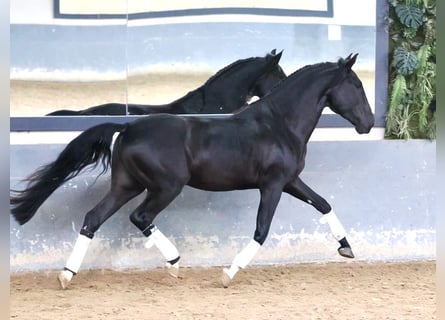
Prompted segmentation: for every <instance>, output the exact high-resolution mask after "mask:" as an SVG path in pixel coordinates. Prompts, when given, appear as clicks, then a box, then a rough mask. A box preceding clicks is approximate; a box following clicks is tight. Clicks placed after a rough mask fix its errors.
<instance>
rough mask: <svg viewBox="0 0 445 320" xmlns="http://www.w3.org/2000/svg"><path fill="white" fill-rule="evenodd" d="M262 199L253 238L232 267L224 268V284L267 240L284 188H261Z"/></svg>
mask: <svg viewBox="0 0 445 320" xmlns="http://www.w3.org/2000/svg"><path fill="white" fill-rule="evenodd" d="M260 192H261V200H260V206H259V208H258V214H257V221H256V229H255V233H254V237H253V239H252V240H251V241H250V242H249V243H248V244H247V246H246V247H245V248H244V249H243V250H242V251H241V252H240V253H238V254H237V255H236V256H235V258H234V259H233V262H232V265H231V266H230V268H228V269H227V268H224V269H223V276H222V284H223V286H224V287H227V286H228V285H229V283H230V281H231V280H232V279H233V277H234V276H235V274H236V273H237V272H238V271H239V270H240V269H244V268H245V267H246V266H247V265H248V264H249V262H250V261H251V260H252V259H253V257H254V256H255V255H256V253H257V252H258V250H259V249H260V247H261V246H262V245H263V243H264V241H265V240H266V237H267V234H268V233H269V229H270V224H271V223H272V218H273V216H274V213H275V209H276V207H277V205H278V202H279V201H280V197H281V193H282V188H267V189H261V190H260Z"/></svg>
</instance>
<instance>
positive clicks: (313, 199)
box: [284, 178, 354, 258]
mask: <svg viewBox="0 0 445 320" xmlns="http://www.w3.org/2000/svg"><path fill="white" fill-rule="evenodd" d="M284 192H286V193H288V194H290V195H292V196H294V197H296V198H298V199H300V200H302V201H304V202H306V203H308V204H310V205H312V206H313V207H314V208H315V209H317V210H318V211H320V212H321V213H322V214H323V217H322V218H321V219H320V221H321V223H323V224H324V223H328V224H329V227H330V229H331V232H332V234H333V236H334V238H335V239H336V240H337V241H338V242H339V243H340V247H339V248H338V253H339V254H340V255H341V256H343V257H346V258H354V254H353V253H352V249H351V246H350V245H349V243H348V240H347V239H346V231H345V229H344V228H343V225H342V224H341V222H340V220H338V218H337V215H336V214H335V212H334V210H333V209H332V207H331V205H330V204H329V203H328V202H327V201H326V200H325V199H323V198H322V197H321V196H320V195H318V194H317V193H315V192H314V191H313V190H312V189H311V188H309V187H308V186H307V185H306V184H305V183H304V182H303V181H302V180H301V179H300V178H297V179H295V180H294V181H292V182H291V183H289V184H287V185H286V186H285V188H284Z"/></svg>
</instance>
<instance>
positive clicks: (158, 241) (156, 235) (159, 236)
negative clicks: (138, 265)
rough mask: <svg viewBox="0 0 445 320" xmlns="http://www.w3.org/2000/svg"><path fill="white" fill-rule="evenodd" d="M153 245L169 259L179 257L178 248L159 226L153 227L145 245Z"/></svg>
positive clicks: (148, 246)
mask: <svg viewBox="0 0 445 320" xmlns="http://www.w3.org/2000/svg"><path fill="white" fill-rule="evenodd" d="M153 245H155V246H156V247H157V248H158V249H159V251H160V252H161V254H162V255H163V256H164V258H165V259H166V260H167V261H172V260H175V259H177V258H178V257H179V252H178V249H176V247H175V245H174V244H173V243H172V242H171V241H170V240H169V239H168V238H167V237H166V236H165V235H164V234H163V233H162V232H161V231H160V230H159V229H158V228H157V227H154V228H153V230H152V233H151V235H150V236H149V237H148V241H147V242H146V243H145V247H146V248H151V247H152V246H153Z"/></svg>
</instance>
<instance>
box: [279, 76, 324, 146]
mask: <svg viewBox="0 0 445 320" xmlns="http://www.w3.org/2000/svg"><path fill="white" fill-rule="evenodd" d="M331 83H332V77H331V76H325V77H321V76H318V77H312V78H311V79H305V78H301V79H300V80H299V81H296V82H295V83H293V82H292V81H291V82H290V83H288V84H287V86H288V87H287V88H286V89H285V88H283V90H282V91H281V90H275V91H274V92H273V93H274V95H273V96H272V99H271V100H272V104H273V108H274V110H276V112H278V113H279V115H278V116H279V117H281V118H282V119H283V121H284V123H285V126H286V127H287V129H288V130H289V131H290V132H291V133H292V135H293V136H295V138H297V139H299V140H300V139H303V140H304V142H307V141H308V140H309V138H310V136H311V134H312V132H313V131H314V129H315V127H316V126H317V123H318V120H319V119H320V117H321V114H322V112H323V109H324V107H325V106H326V92H327V90H328V89H329V87H330V84H331ZM280 92H281V93H280ZM274 98H275V99H274Z"/></svg>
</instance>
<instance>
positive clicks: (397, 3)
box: [385, 0, 436, 139]
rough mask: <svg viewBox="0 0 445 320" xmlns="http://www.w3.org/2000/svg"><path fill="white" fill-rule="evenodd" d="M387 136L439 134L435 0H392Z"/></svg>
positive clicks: (429, 136)
mask: <svg viewBox="0 0 445 320" xmlns="http://www.w3.org/2000/svg"><path fill="white" fill-rule="evenodd" d="M389 4H390V6H389V30H390V53H389V54H390V66H389V80H390V84H389V97H390V99H389V106H388V113H387V116H386V122H387V124H386V133H385V136H386V137H387V138H393V139H410V138H427V139H435V137H436V122H435V121H436V119H435V114H434V113H432V112H429V110H428V107H429V105H430V103H431V101H432V100H433V99H435V94H436V1H435V0H390V1H389Z"/></svg>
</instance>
